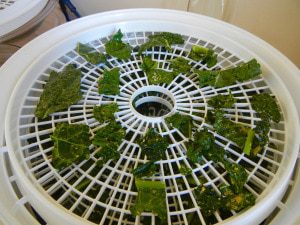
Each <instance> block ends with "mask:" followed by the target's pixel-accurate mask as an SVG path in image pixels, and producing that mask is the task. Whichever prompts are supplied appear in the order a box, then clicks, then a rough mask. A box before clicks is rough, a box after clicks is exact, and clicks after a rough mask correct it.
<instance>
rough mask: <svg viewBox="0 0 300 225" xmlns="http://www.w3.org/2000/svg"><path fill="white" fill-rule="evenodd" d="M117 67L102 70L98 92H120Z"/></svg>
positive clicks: (112, 93)
mask: <svg viewBox="0 0 300 225" xmlns="http://www.w3.org/2000/svg"><path fill="white" fill-rule="evenodd" d="M119 71H120V69H119V68H113V69H111V70H104V72H103V77H101V78H99V82H98V92H99V94H105V95H118V94H119V93H120V89H119V83H120V75H119Z"/></svg>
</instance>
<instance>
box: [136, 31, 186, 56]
mask: <svg viewBox="0 0 300 225" xmlns="http://www.w3.org/2000/svg"><path fill="white" fill-rule="evenodd" d="M148 38H149V40H148V41H147V42H146V43H144V44H142V45H141V46H140V48H139V51H138V53H139V54H142V53H143V52H144V51H146V50H147V49H149V48H152V47H157V46H162V47H165V48H166V49H167V51H171V50H172V48H171V45H174V44H183V43H184V39H183V38H182V36H181V35H180V34H175V33H170V32H161V33H159V34H154V35H150V36H149V37H148Z"/></svg>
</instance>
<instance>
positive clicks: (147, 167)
mask: <svg viewBox="0 0 300 225" xmlns="http://www.w3.org/2000/svg"><path fill="white" fill-rule="evenodd" d="M157 168H158V167H157V165H156V164H155V163H154V161H150V162H147V163H145V164H142V165H139V166H138V167H137V168H135V169H134V170H133V171H132V174H133V176H135V177H150V176H152V175H153V174H155V173H156V170H157Z"/></svg>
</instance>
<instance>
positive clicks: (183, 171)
mask: <svg viewBox="0 0 300 225" xmlns="http://www.w3.org/2000/svg"><path fill="white" fill-rule="evenodd" d="M179 172H180V173H181V174H182V175H185V176H188V175H191V174H192V172H193V170H192V169H191V168H190V167H187V166H186V165H183V166H181V167H180V168H179Z"/></svg>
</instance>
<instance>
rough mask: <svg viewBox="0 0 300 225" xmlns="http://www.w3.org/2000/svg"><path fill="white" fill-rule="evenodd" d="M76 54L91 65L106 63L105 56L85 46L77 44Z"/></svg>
mask: <svg viewBox="0 0 300 225" xmlns="http://www.w3.org/2000/svg"><path fill="white" fill-rule="evenodd" d="M76 52H77V53H78V54H79V55H81V56H82V57H83V58H84V59H85V60H86V61H88V62H90V63H92V64H95V65H97V64H99V63H106V56H105V55H104V54H103V53H100V52H98V51H97V50H96V49H94V48H93V47H91V46H89V45H87V44H82V43H77V47H76Z"/></svg>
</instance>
